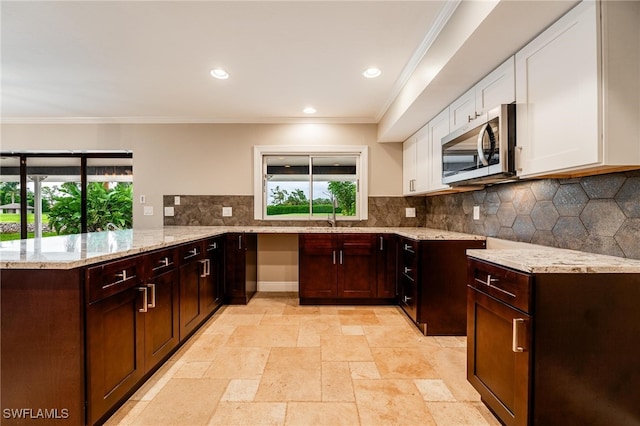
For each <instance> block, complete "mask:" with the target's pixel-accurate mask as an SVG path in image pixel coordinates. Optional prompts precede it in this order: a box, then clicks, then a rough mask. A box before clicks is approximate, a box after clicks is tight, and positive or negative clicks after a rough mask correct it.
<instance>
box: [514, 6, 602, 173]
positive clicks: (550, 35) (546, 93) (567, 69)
mask: <svg viewBox="0 0 640 426" xmlns="http://www.w3.org/2000/svg"><path fill="white" fill-rule="evenodd" d="M595 5H596V3H595V2H582V3H580V4H579V5H578V6H576V7H575V8H574V9H572V10H571V11H570V12H569V13H568V14H566V15H565V16H564V17H562V18H560V20H558V21H557V22H556V23H555V24H553V25H552V26H551V27H549V29H547V30H546V31H545V32H543V33H542V34H541V35H539V36H538V37H537V38H535V39H534V40H533V41H532V42H531V43H529V44H528V45H527V46H525V47H524V48H523V49H522V50H521V51H520V52H518V53H517V54H516V102H517V108H516V110H517V111H516V114H517V123H518V125H517V136H516V137H517V145H518V149H520V150H521V151H520V153H519V158H517V161H518V163H517V164H516V167H517V168H518V169H520V170H519V175H520V176H522V177H525V176H534V175H538V174H544V173H549V172H553V171H560V170H563V169H571V168H574V167H580V166H586V165H589V164H594V163H597V162H599V161H601V160H602V158H601V151H600V143H599V141H600V137H599V132H598V128H599V125H598V123H599V115H598V90H599V88H598V81H599V80H598V52H599V49H598V42H597V27H596V6H595Z"/></svg>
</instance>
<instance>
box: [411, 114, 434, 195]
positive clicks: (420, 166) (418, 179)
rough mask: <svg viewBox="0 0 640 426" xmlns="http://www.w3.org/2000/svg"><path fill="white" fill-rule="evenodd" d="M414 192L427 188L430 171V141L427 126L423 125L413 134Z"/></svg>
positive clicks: (424, 190) (423, 190) (420, 191)
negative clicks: (414, 156)
mask: <svg viewBox="0 0 640 426" xmlns="http://www.w3.org/2000/svg"><path fill="white" fill-rule="evenodd" d="M414 137H415V144H416V158H415V168H416V170H415V183H414V185H413V186H414V187H413V189H414V191H415V193H417V194H419V193H424V192H426V191H427V190H428V189H429V179H430V173H431V169H432V167H431V141H430V140H429V126H428V125H427V126H424V127H423V128H421V129H420V130H418V132H417V133H416V134H415V136H414Z"/></svg>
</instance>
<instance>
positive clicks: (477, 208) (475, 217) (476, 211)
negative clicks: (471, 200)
mask: <svg viewBox="0 0 640 426" xmlns="http://www.w3.org/2000/svg"><path fill="white" fill-rule="evenodd" d="M473 220H480V206H473Z"/></svg>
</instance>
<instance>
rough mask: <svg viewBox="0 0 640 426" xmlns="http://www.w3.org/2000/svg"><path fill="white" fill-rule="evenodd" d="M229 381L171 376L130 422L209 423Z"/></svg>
mask: <svg viewBox="0 0 640 426" xmlns="http://www.w3.org/2000/svg"><path fill="white" fill-rule="evenodd" d="M227 383H228V381H227V380H215V379H171V380H169V382H168V383H167V384H166V385H165V386H164V387H163V388H162V390H161V391H160V392H159V393H158V395H157V396H156V397H155V398H153V399H152V400H151V401H150V402H149V403H148V404H147V406H146V407H145V408H144V409H143V410H142V411H141V412H140V414H139V415H138V416H137V417H136V418H135V419H134V420H133V422H132V423H131V424H133V425H162V424H164V425H171V424H173V425H187V424H188V425H203V424H207V422H208V420H209V419H210V418H211V415H212V414H213V412H214V410H215V408H216V406H217V405H218V401H219V400H220V396H222V393H223V392H224V390H225V388H226V386H227Z"/></svg>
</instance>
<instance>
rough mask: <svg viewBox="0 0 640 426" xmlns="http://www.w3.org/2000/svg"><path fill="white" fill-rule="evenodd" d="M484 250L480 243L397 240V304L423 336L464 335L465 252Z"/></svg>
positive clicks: (478, 241) (465, 325) (465, 321)
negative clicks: (468, 250)
mask: <svg viewBox="0 0 640 426" xmlns="http://www.w3.org/2000/svg"><path fill="white" fill-rule="evenodd" d="M485 247H486V242H485V241H482V240H428V241H418V240H413V239H410V238H400V241H399V248H398V257H399V262H398V303H399V305H400V306H401V307H402V308H403V309H404V311H405V312H406V313H407V315H408V316H409V317H410V318H411V319H412V320H413V321H414V322H415V323H416V325H417V326H418V327H419V328H420V329H421V331H422V332H423V333H424V334H426V335H428V336H434V335H449V336H464V335H466V333H467V303H466V301H467V289H466V279H467V272H466V264H467V256H466V251H467V249H472V248H476V249H477V248H485Z"/></svg>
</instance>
